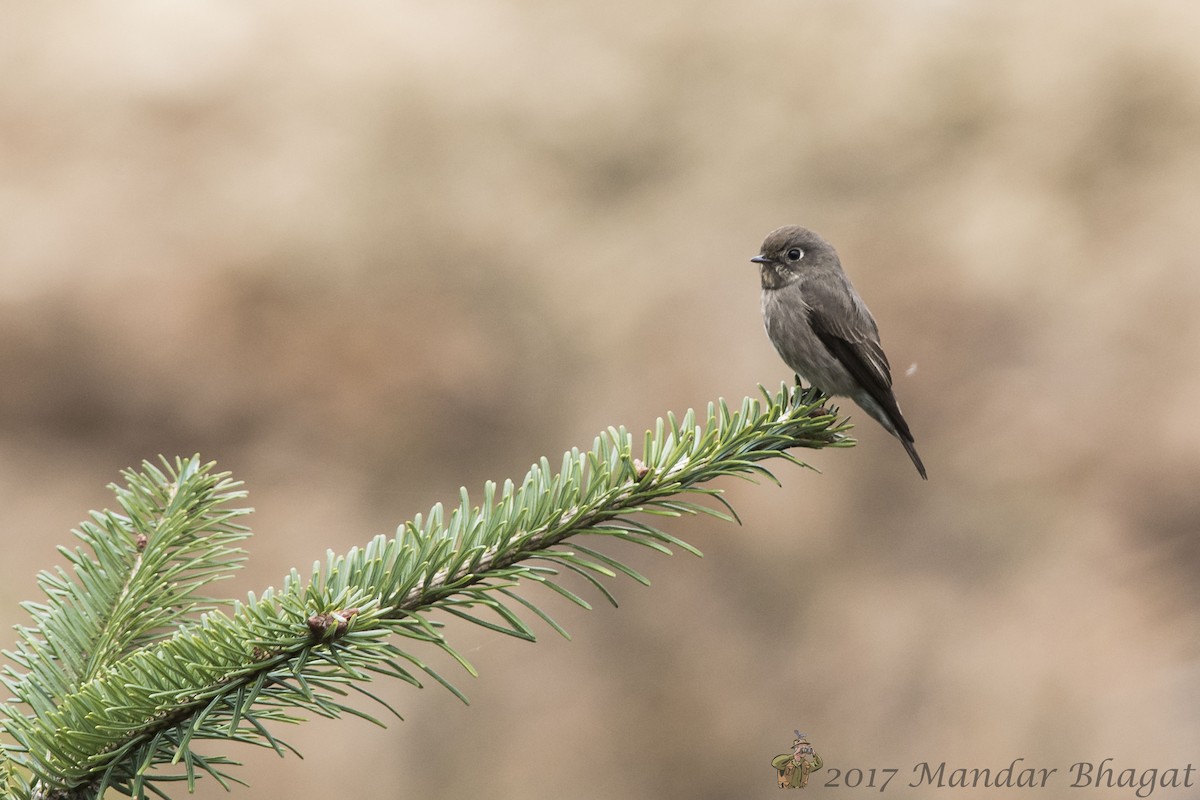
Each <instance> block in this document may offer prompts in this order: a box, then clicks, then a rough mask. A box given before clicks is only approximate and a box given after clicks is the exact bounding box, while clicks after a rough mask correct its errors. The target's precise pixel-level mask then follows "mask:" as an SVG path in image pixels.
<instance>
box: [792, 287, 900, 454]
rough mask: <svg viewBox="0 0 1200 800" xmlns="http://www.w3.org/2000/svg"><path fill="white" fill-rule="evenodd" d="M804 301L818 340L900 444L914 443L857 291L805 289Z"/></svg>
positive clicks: (888, 370)
mask: <svg viewBox="0 0 1200 800" xmlns="http://www.w3.org/2000/svg"><path fill="white" fill-rule="evenodd" d="M804 301H805V302H806V303H807V304H808V306H809V309H810V312H809V321H810V322H811V324H812V328H813V332H814V333H816V334H817V338H818V339H820V340H821V343H822V344H823V345H825V348H826V349H827V350H829V352H830V353H832V354H833V356H834V358H836V359H837V360H838V361H839V362H841V364H842V366H843V367H845V368H846V371H847V372H849V373H850V374H851V375H852V376H853V377H854V380H856V381H858V384H859V385H860V386H862V387H863V389H864V390H866V392H867V394H868V395H870V396H871V399H872V400H874V401H875V402H876V403H878V404H879V407H880V408H882V409H883V411H884V413H885V414H887V417H888V419H889V420H890V421H891V423H892V425H894V426H895V428H896V431H897V432H898V433H899V434H900V438H901V440H908V441H910V442H911V441H912V438H913V437H912V432H911V431H910V430H909V428H908V423H907V422H905V420H904V417H903V415H901V413H900V406H899V405H897V403H896V396H895V394H893V393H892V370H891V366H890V365H889V364H888V360H887V356H886V355H884V352H883V348H882V347H881V346H880V345H879V329H878V328H877V327H876V325H875V320H873V319H872V318H871V314H870V312H869V311H867V308H866V306H865V305H863V302H862V301H861V300H859V299H858V296H857V295H856V294H855V293H854V290H853V289H852V288H850V286H849V285H847V286H845V287H844V291H832V287H831V288H823V286H822V284H814V285H809V286H805V287H804Z"/></svg>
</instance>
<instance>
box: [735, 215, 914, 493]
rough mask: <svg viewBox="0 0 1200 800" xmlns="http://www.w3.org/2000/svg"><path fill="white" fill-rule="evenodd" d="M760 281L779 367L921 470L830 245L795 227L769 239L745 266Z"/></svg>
mask: <svg viewBox="0 0 1200 800" xmlns="http://www.w3.org/2000/svg"><path fill="white" fill-rule="evenodd" d="M750 260H751V261H753V262H754V263H755V264H758V265H759V268H760V271H761V273H762V313H763V325H764V326H766V329H767V336H769V337H770V339H771V344H773V345H775V349H776V350H778V351H779V355H780V356H782V357H783V361H784V363H786V364H787V365H788V367H789V368H791V369H792V370H793V371H794V372H795V373H796V375H798V376H799V377H800V378H802V379H804V380H807V381H808V382H809V383H811V384H812V385H813V386H816V387H817V388H818V389H820V390H821V391H822V392H824V393H825V394H827V395H839V396H843V397H849V398H850V399H852V400H853V401H854V402H855V403H858V405H859V406H861V407H862V409H863V410H864V411H866V412H867V413H868V414H870V415H871V416H872V417H874V418H875V420H876V421H877V422H878V423H879V424H880V425H882V426H883V427H884V428H885V429H886V430H887V431H888V433H890V434H892V435H893V436H895V437H896V438H897V439H899V440H900V443H901V444H902V445H904V449H905V450H907V451H908V457H909V458H911V459H912V462H913V464H915V465H916V467H917V472H919V473H921V477H922V478H924V479H926V480H928V476H927V475H926V474H925V465H924V464H922V463H921V457H920V456H919V455H917V448H916V447H914V446H913V435H912V431H910V430H909V428H908V423H907V422H905V421H904V415H902V414H901V413H900V406H899V405H897V404H896V395H895V394H894V393H893V392H892V372H891V368H890V367H889V365H888V360H887V356H886V355H884V354H883V348H882V347H880V345H879V327H878V326H877V325H876V324H875V319H874V318H873V317H872V316H871V312H870V311H868V310H867V306H866V304H865V303H863V301H862V298H860V297H859V296H858V292H856V291H854V287H853V286H851V285H850V279H849V278H847V277H846V273H844V272H842V262H841V261H839V260H838V256H837V252H836V251H834V249H833V246H832V245H830V244H829V242H827V241H825V240H824V239H822V238H821V237H820V236H818V235H817V234H815V233H813V232H812V231H810V230H808V229H807V228H801V227H800V226H798V225H787V226H785V227H782V228H780V229H778V230H776V231H772V232H771V233H770V234H768V235H767V238H766V240H765V241H763V245H762V253H761V254H759V255H757V256H755V257H754V258H752V259H750Z"/></svg>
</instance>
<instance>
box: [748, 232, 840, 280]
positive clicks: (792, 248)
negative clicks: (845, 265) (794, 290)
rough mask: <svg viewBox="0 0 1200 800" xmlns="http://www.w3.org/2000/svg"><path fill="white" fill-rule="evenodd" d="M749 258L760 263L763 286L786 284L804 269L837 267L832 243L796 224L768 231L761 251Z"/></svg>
mask: <svg viewBox="0 0 1200 800" xmlns="http://www.w3.org/2000/svg"><path fill="white" fill-rule="evenodd" d="M750 260H751V261H753V262H754V263H755V264H758V266H759V270H760V272H761V274H762V285H763V288H764V289H778V288H780V287H781V286H786V285H787V284H789V283H791V282H792V281H794V280H796V279H797V278H798V277H800V275H801V273H802V272H804V271H808V270H812V269H815V268H818V267H822V266H835V267H836V266H839V264H838V257H837V252H836V251H834V249H833V246H832V245H830V244H829V242H827V241H825V240H824V239H822V238H821V237H820V236H819V235H818V234H816V233H813V232H812V231H810V230H809V229H808V228H801V227H800V226H799V225H785V226H784V227H782V228H779V229H777V230H774V231H771V232H770V233H769V234H767V238H766V239H764V240H763V243H762V251H761V252H760V253H759V254H758V255H757V256H755V257H754V258H752V259H750Z"/></svg>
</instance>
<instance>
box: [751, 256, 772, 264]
mask: <svg viewBox="0 0 1200 800" xmlns="http://www.w3.org/2000/svg"><path fill="white" fill-rule="evenodd" d="M750 260H751V261H753V262H754V263H755V264H770V263H771V259H769V258H767V257H766V256H755V257H754V258H752V259H750Z"/></svg>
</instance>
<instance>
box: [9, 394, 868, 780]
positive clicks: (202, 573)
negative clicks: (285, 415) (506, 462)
mask: <svg viewBox="0 0 1200 800" xmlns="http://www.w3.org/2000/svg"><path fill="white" fill-rule="evenodd" d="M823 402H824V398H823V397H822V396H821V395H819V394H818V393H816V392H814V391H812V390H808V391H800V390H797V391H795V392H794V393H793V392H792V391H791V390H790V389H789V387H787V386H784V387H781V389H780V391H779V392H778V393H776V394H773V395H772V394H770V393H768V392H766V391H765V390H764V391H763V400H761V401H760V400H757V399H752V398H747V399H746V400H745V401H744V402H743V403H742V406H741V408H740V409H738V410H733V409H730V408H729V407H728V406H727V405H726V404H725V403H724V402H723V401H722V402H720V403H717V404H710V406H709V408H708V413H707V416H706V418H705V419H704V421H703V423H702V424H698V422H697V418H696V415H695V414H694V413H693V412H691V411H689V412H688V413H686V414H685V415H683V417H682V418H677V417H675V416H674V415H668V416H667V418H666V419H665V420H662V419H660V420H659V421H658V424H657V425H656V426H655V429H654V430H653V431H647V433H646V436H645V438H644V442H643V450H642V455H641V457H640V458H635V457H634V455H633V452H632V451H633V437H631V436H630V435H629V433H628V432H627V431H626V430H625V429H624V428H610V429H609V430H608V431H606V432H605V433H604V434H602V435H600V436H598V437H597V438H596V440H595V442H594V443H593V446H592V448H591V450H590V451H587V452H581V451H579V450H572V451H570V452H569V453H566V454H565V455H564V457H563V461H562V467H561V469H560V470H559V472H557V473H554V472H553V471H552V470H551V468H550V464H549V462H547V461H546V459H542V460H541V462H540V463H538V464H535V465H534V466H533V468H532V469H531V470H530V472H529V474H528V475H526V477H525V479H524V480H523V481H522V482H521V484H520V485H516V484H514V483H512V482H511V481H506V482H505V483H504V485H503V486H502V487H497V486H496V484H493V483H488V484H487V485H485V487H484V490H483V499H482V502H480V503H479V504H478V505H472V502H471V499H470V497H469V496H468V494H467V492H466V490H465V489H464V490H463V491H462V495H461V498H460V502H459V504H458V506H457V507H456V508H454V509H453V510H452V511H450V512H449V513H448V514H447V513H446V511H445V509H444V508H443V507H442V506H441V505H440V504H439V505H436V506H434V507H433V509H432V510H431V511H430V512H429V513H428V514H427V515H423V516H422V515H418V516H417V517H416V518H415V519H413V520H411V521H409V522H406V523H405V524H404V525H403V526H401V527H400V529H399V530H398V532H397V534H396V536H394V537H383V536H379V537H376V538H375V539H374V540H372V541H371V542H370V543H368V544H367V545H366V546H365V547H361V548H359V547H355V548H352V549H351V550H350V551H349V552H347V553H346V554H344V555H335V554H333V553H332V552H331V553H329V555H328V557H327V559H326V560H325V562H324V564H321V563H318V564H315V565H314V566H313V569H312V571H311V573H310V574H309V575H308V576H307V578H305V577H303V576H301V574H300V573H299V572H298V571H296V570H293V571H292V573H291V574H290V575H289V576H288V577H287V578H286V579H285V580H284V581H283V583H282V585H281V587H280V588H279V589H278V590H275V589H267V590H266V591H265V592H263V593H262V595H261V596H255V595H253V594H252V595H250V596H249V598H248V599H247V600H246V601H245V602H229V601H216V600H213V599H209V598H206V597H203V596H201V595H200V594H199V591H200V590H201V589H203V588H204V587H206V586H207V585H208V584H209V583H211V582H212V581H213V580H216V579H219V578H221V577H224V576H227V575H228V574H229V572H230V571H231V570H232V569H234V568H236V567H237V566H238V565H239V564H240V563H241V561H242V559H243V557H244V556H243V553H242V551H241V550H240V549H239V548H238V547H237V542H238V541H239V540H240V539H242V538H244V537H245V536H247V535H248V534H249V531H248V530H247V529H246V528H244V527H241V526H240V525H237V524H236V523H235V522H234V520H236V519H238V518H240V517H241V516H243V515H245V514H247V513H249V509H244V508H229V507H228V504H230V503H231V502H233V501H236V500H240V499H241V498H243V497H244V493H242V492H241V491H240V489H239V485H238V484H236V483H233V482H231V481H230V480H229V479H228V476H227V475H226V474H215V473H213V472H212V466H213V465H212V464H201V463H200V461H199V458H198V457H194V458H192V459H189V460H176V462H175V463H174V465H168V464H166V462H164V467H165V469H164V470H160V469H158V468H157V467H155V466H153V465H151V464H149V463H146V464H143V468H142V471H141V472H137V473H135V472H132V471H127V472H126V473H124V477H125V480H126V486H124V487H115V486H114V487H113V489H114V491H115V492H116V494H117V499H118V503H119V504H120V506H121V508H122V512H123V513H115V512H103V513H94V514H93V515H92V521H91V522H87V523H84V524H83V525H81V526H80V529H79V530H78V531H76V532H75V533H76V535H77V536H78V537H79V538H80V539H81V540H82V542H83V543H84V545H85V546H84V547H81V548H77V549H76V550H73V551H69V550H65V549H63V551H62V552H63V553H64V555H65V556H66V558H67V559H68V561H69V562H70V564H71V567H72V570H71V571H70V572H68V571H67V570H63V569H59V570H57V571H56V572H54V573H43V574H42V575H41V576H40V580H39V582H40V585H41V587H42V589H43V591H44V592H45V593H46V596H47V601H46V602H45V603H40V604H34V603H29V604H26V605H25V608H26V609H27V610H28V611H29V612H30V614H31V615H32V617H33V622H34V624H33V625H31V626H29V627H23V628H19V629H18V632H19V635H20V639H19V641H18V643H17V647H16V649H15V650H14V651H12V652H7V651H6V653H5V655H7V656H8V658H9V659H10V660H11V661H12V662H13V665H12V666H8V667H6V668H5V669H4V670H3V671H2V672H0V679H2V680H3V682H4V683H5V685H6V686H7V687H8V689H9V691H10V692H12V694H13V698H12V699H11V700H10V702H9V703H7V704H4V705H2V706H0V733H2V734H3V735H4V742H3V753H4V761H3V763H0V790H3V796H4V797H12V798H14V799H15V800H26V799H27V798H99V797H101V796H102V795H103V794H104V792H105V791H106V790H107V789H109V788H112V789H115V790H117V791H119V792H121V793H123V794H126V795H129V796H133V797H138V798H143V797H149V796H158V797H167V796H168V794H167V791H168V785H169V784H170V783H171V782H175V781H184V782H185V783H186V785H187V786H188V787H189V789H190V788H191V787H192V786H193V785H194V783H195V780H196V779H197V778H198V777H199V776H201V775H208V776H210V777H212V778H214V779H216V780H217V781H219V782H220V783H221V784H222V785H224V786H226V787H228V786H229V785H230V784H231V783H236V782H238V781H237V780H236V778H234V777H232V776H231V775H230V774H229V772H228V768H229V767H230V766H232V765H234V764H235V762H233V761H230V760H229V759H228V758H226V757H224V756H202V755H201V754H200V753H198V752H197V751H196V750H195V749H194V746H195V744H196V743H197V742H200V741H203V740H219V741H236V742H243V743H246V744H253V745H258V746H261V747H268V748H271V749H273V750H275V751H276V752H277V753H279V754H281V755H282V754H283V753H284V752H286V751H288V750H290V749H291V748H290V746H289V745H288V744H287V743H286V742H284V741H283V740H281V739H279V738H278V736H277V734H276V732H275V730H274V728H275V727H277V725H276V723H280V722H298V721H300V719H301V718H302V717H301V714H302V712H305V711H307V712H309V713H311V714H317V715H320V716H328V717H337V716H340V715H342V714H353V715H356V716H360V717H363V718H365V719H368V720H371V721H373V722H377V723H378V722H379V720H377V719H375V718H374V717H372V716H370V715H368V714H366V713H365V712H363V711H362V710H361V709H359V708H358V707H357V706H356V705H355V704H354V702H353V698H354V696H355V695H363V696H365V697H367V698H370V699H374V700H376V701H378V702H380V703H381V704H382V701H381V700H379V698H377V697H375V695H373V694H371V693H370V692H369V691H368V690H367V688H366V685H367V684H369V682H370V681H371V680H372V679H373V678H374V677H375V676H386V677H391V678H398V679H400V680H403V681H406V682H408V683H411V684H413V685H414V686H417V687H420V686H422V685H423V683H422V681H423V680H424V679H426V678H429V679H432V680H434V681H435V682H437V683H440V684H441V685H443V686H445V687H446V688H447V689H449V690H450V691H451V692H453V693H454V694H455V695H456V696H458V697H459V698H460V699H463V700H464V702H465V697H464V696H463V695H462V693H461V692H460V691H459V690H458V689H457V688H456V687H455V686H454V685H453V683H452V682H451V681H449V680H447V679H446V678H444V677H443V676H442V675H440V674H439V673H438V672H436V671H435V670H434V669H433V668H432V667H431V666H429V665H428V664H426V663H425V661H424V660H422V658H421V657H420V656H419V655H418V652H419V651H420V649H421V647H422V646H433V647H434V648H437V649H439V650H441V651H442V652H444V653H446V654H448V655H449V656H451V657H452V658H453V659H454V660H455V661H457V662H458V663H459V664H461V665H462V666H463V668H464V669H466V671H467V672H468V673H470V674H472V675H474V674H475V672H474V669H473V667H472V666H471V665H470V663H469V662H468V661H467V660H466V659H465V658H464V657H463V656H462V655H461V654H460V653H458V652H457V651H456V650H455V649H454V648H453V647H452V646H451V645H450V643H449V642H448V641H447V640H446V638H445V636H444V635H443V631H442V623H441V622H440V621H438V620H436V619H433V618H431V616H430V615H431V613H432V612H438V611H440V612H445V613H448V614H450V615H451V616H454V617H458V618H461V619H465V620H468V621H470V622H473V623H476V624H479V625H482V626H483V627H485V628H487V629H488V630H492V631H496V632H498V633H505V634H508V635H511V636H516V637H518V638H521V639H526V640H530V641H532V640H534V639H535V634H534V631H533V629H532V628H530V627H529V625H528V624H527V622H526V621H525V620H524V618H523V617H522V615H521V612H525V611H527V612H530V613H531V614H532V615H533V616H535V617H537V618H539V619H541V620H542V621H544V622H545V623H546V624H548V625H549V626H550V627H551V628H552V629H553V630H555V631H556V632H557V633H559V634H561V635H563V636H566V635H567V633H566V631H565V630H564V629H563V628H562V627H561V626H560V625H559V624H558V623H557V622H555V621H554V620H553V619H552V618H551V617H550V616H549V614H547V613H546V612H545V611H544V610H542V609H541V608H539V607H538V606H537V605H536V604H534V603H533V602H531V601H530V600H529V599H528V598H526V597H524V596H523V595H522V594H520V593H518V589H519V588H521V587H523V586H526V585H529V584H535V583H537V584H542V585H544V586H546V587H548V588H550V589H551V590H553V591H555V592H557V593H558V594H560V595H562V596H563V597H566V598H567V599H569V600H571V601H572V602H574V603H576V604H578V605H580V606H582V607H584V608H589V607H590V605H589V604H588V602H587V601H586V600H585V599H584V598H582V597H580V596H579V595H578V594H576V593H575V591H573V590H572V589H570V588H568V587H567V586H566V585H564V584H563V583H562V578H563V576H564V573H571V574H573V575H577V576H581V577H582V579H583V580H584V582H585V584H587V585H590V586H592V587H594V588H595V589H597V590H598V591H599V592H600V594H601V596H603V597H604V598H605V599H606V600H607V601H608V602H610V603H612V604H613V605H615V604H616V601H615V599H614V598H613V595H612V594H611V592H610V590H609V589H608V588H607V586H606V582H607V581H608V580H609V579H611V578H614V577H616V576H617V575H625V576H627V577H629V578H632V579H633V580H635V581H637V582H639V583H643V584H648V583H649V581H648V580H647V579H646V578H645V577H643V576H642V575H641V574H639V573H638V572H637V571H635V570H634V569H632V568H631V567H629V566H627V565H625V564H623V563H621V562H620V561H618V560H617V559H615V558H614V557H612V556H611V555H608V554H605V553H603V552H601V551H600V550H598V549H596V548H594V547H592V546H584V545H582V544H579V543H577V542H571V543H570V545H569V546H568V540H569V539H572V537H577V536H581V535H585V534H586V535H593V536H601V537H610V538H616V539H621V540H624V541H628V542H633V543H635V544H639V545H642V546H645V547H647V548H650V549H652V550H655V551H658V552H662V553H666V554H670V553H671V552H672V548H679V549H682V550H685V551H688V552H691V553H695V554H697V555H699V551H697V550H696V549H695V548H694V547H692V546H691V545H689V544H687V543H686V542H684V541H682V540H681V539H678V538H676V537H675V536H673V535H672V534H670V533H667V532H666V531H665V530H663V529H661V528H660V527H658V526H657V524H652V523H651V522H649V521H648V520H649V519H653V518H654V517H656V516H665V517H679V516H683V515H691V514H697V513H704V514H710V515H713V516H717V517H719V518H722V519H736V515H735V513H734V511H733V509H732V508H731V507H730V506H729V505H728V503H726V502H725V501H724V499H723V498H722V497H721V496H720V490H719V489H714V488H712V487H709V486H707V485H706V484H708V483H710V482H711V481H712V480H714V479H716V478H718V477H721V476H724V475H737V476H740V477H744V478H747V479H750V480H754V479H757V478H760V477H765V478H767V479H769V480H772V481H774V480H775V478H774V476H773V475H772V474H771V472H770V471H769V470H768V469H767V467H765V466H764V465H763V463H762V462H764V461H767V460H769V459H773V458H782V459H784V460H787V461H790V462H792V463H795V464H799V465H801V466H805V465H804V464H803V462H801V461H799V460H798V459H797V458H796V457H795V456H794V455H793V454H792V453H791V452H790V451H791V450H792V449H793V448H797V447H809V448H821V447H840V446H847V445H851V444H853V440H851V439H849V438H848V437H847V436H846V435H845V431H846V430H847V427H848V426H847V425H846V424H845V423H843V422H840V421H839V420H838V419H837V417H836V409H833V410H829V409H826V408H824V407H823V405H822V403H823ZM689 495H691V496H699V497H702V498H711V499H713V500H715V501H716V503H717V505H718V506H719V507H717V508H714V507H712V506H710V505H703V504H700V503H697V502H696V501H694V500H691V499H687V498H688V496H689ZM383 705H384V707H385V708H387V709H388V710H389V711H391V712H392V713H393V714H395V712H394V711H393V710H392V709H391V708H390V707H388V706H386V704H383ZM396 716H399V715H398V714H397V715H396Z"/></svg>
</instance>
